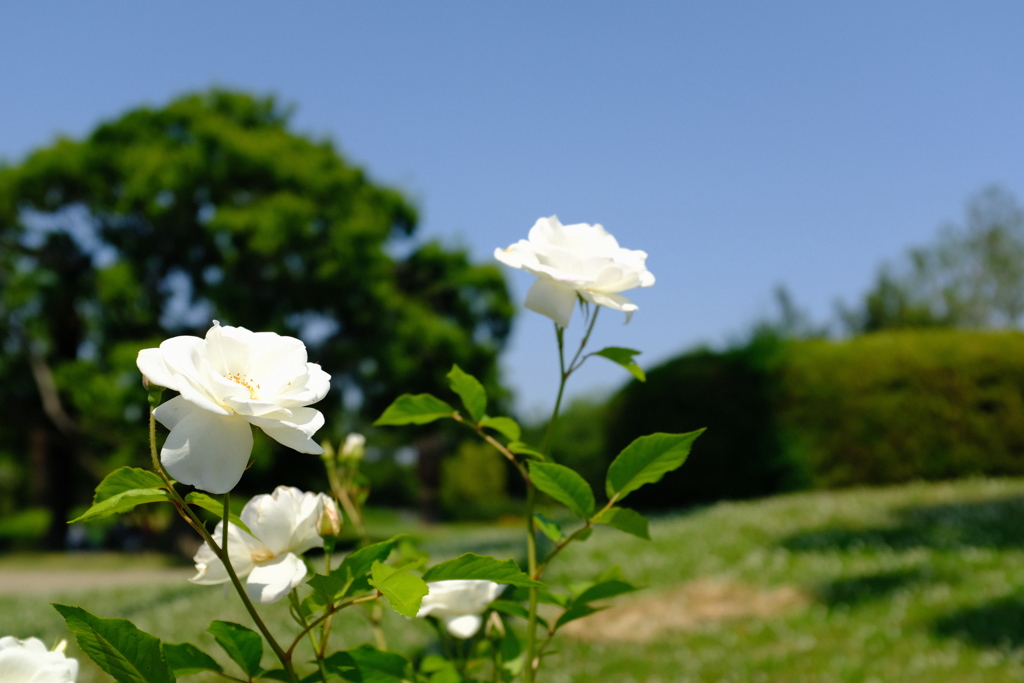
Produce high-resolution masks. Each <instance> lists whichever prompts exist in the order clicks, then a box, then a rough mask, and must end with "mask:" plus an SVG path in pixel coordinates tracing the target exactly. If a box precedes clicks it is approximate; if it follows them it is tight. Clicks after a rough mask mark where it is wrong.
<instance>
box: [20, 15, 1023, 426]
mask: <svg viewBox="0 0 1024 683" xmlns="http://www.w3.org/2000/svg"><path fill="white" fill-rule="evenodd" d="M0 27H2V34H3V38H2V40H0V65H2V66H0V158H5V159H7V160H8V161H17V160H18V159H19V158H21V157H22V156H23V155H24V154H25V153H26V152H28V151H29V150H31V149H32V148H34V147H37V146H40V145H44V144H47V143H49V142H50V141H52V140H53V138H54V136H56V135H57V134H59V133H64V134H68V135H73V136H78V135H82V134H84V133H86V132H88V131H89V130H90V129H91V128H92V127H93V126H94V125H95V124H96V123H97V122H99V121H101V120H103V119H105V118H111V117H114V116H116V115H118V114H119V113H121V112H123V111H124V110H126V109H128V108H130V107H133V106H136V105H139V104H151V105H159V104H162V103H164V102H166V101H167V100H168V99H170V98H171V97H173V96H174V95H177V94H180V93H182V92H185V91H188V90H194V89H201V88H205V87H208V86H210V85H224V86H230V87H236V88H244V89H247V90H251V91H254V92H258V93H275V94H277V95H279V96H280V97H281V98H282V99H283V100H285V101H288V102H292V103H294V104H295V105H297V113H296V117H295V124H296V127H297V128H298V129H299V130H300V131H303V132H307V133H311V134H313V135H317V136H330V137H332V138H333V139H334V140H336V141H337V143H338V145H339V147H340V149H341V150H342V151H343V153H344V154H345V155H346V156H347V157H348V158H349V159H350V160H352V161H354V162H356V163H358V164H360V165H362V166H364V167H365V168H366V169H367V170H368V171H369V173H370V174H371V176H372V177H374V178H375V179H377V180H379V181H382V182H385V183H388V184H392V185H395V186H397V187H399V188H401V189H403V190H405V191H406V192H407V193H408V194H409V195H410V196H411V197H412V198H413V199H414V200H415V201H416V203H417V204H418V206H419V207H420V209H421V210H422V217H423V221H422V225H421V230H422V234H423V235H424V236H438V237H442V238H444V239H446V240H450V241H453V242H458V243H462V244H465V245H467V246H468V247H469V248H470V249H471V250H472V252H473V254H474V255H475V256H476V257H477V258H478V259H481V260H483V259H489V258H491V252H492V251H493V249H494V248H495V247H497V246H502V247H504V246H507V245H508V244H510V243H512V242H514V241H516V240H518V239H520V238H522V237H525V236H526V232H527V230H528V229H529V227H530V226H531V225H532V224H533V222H534V221H535V220H536V219H537V218H538V217H540V216H546V215H551V214H557V215H558V216H559V217H560V218H561V219H562V221H563V222H587V223H602V224H603V225H604V226H605V227H606V228H608V229H609V230H610V231H611V232H612V233H613V234H615V235H616V237H618V239H619V241H620V243H621V244H622V245H623V246H625V247H628V248H632V249H643V250H646V251H647V252H648V253H649V254H650V258H649V259H648V267H649V268H650V270H651V271H652V272H653V273H654V274H655V275H656V276H657V278H658V282H657V284H656V285H655V286H654V287H653V288H651V289H649V290H641V291H637V292H635V296H634V297H633V299H634V301H636V303H637V304H638V305H639V306H640V312H639V313H637V315H636V316H634V319H633V322H632V323H630V324H629V325H628V326H625V327H624V326H623V325H622V316H621V314H618V313H616V312H613V311H606V312H605V313H603V314H602V317H603V324H602V325H599V328H600V329H599V330H598V332H597V333H596V337H597V343H598V345H610V344H615V345H620V346H632V347H634V348H639V349H642V350H643V351H644V354H643V356H641V361H642V363H643V364H645V365H648V366H650V365H652V364H654V363H656V362H658V361H660V360H664V359H666V358H668V357H670V356H672V355H674V354H676V353H677V352H679V351H681V350H683V349H685V348H687V347H690V346H692V345H694V344H697V343H701V342H706V343H712V344H721V343H723V342H724V340H727V339H729V338H730V337H735V336H738V335H740V334H742V333H743V331H744V330H746V329H747V328H748V327H749V326H750V325H751V324H752V323H753V322H754V321H755V320H756V319H757V318H759V317H763V316H766V315H768V314H769V313H770V312H771V310H772V297H771V291H772V289H773V287H774V286H775V285H777V284H779V283H784V284H786V285H787V286H788V287H789V288H790V290H791V291H792V293H793V294H794V295H795V298H796V300H797V302H798V303H799V304H800V305H801V306H803V307H805V308H807V309H808V310H809V311H810V312H811V313H812V314H813V315H814V316H815V317H817V318H818V319H825V318H826V317H828V316H830V315H831V310H832V306H833V304H834V302H835V301H836V300H837V299H840V298H841V299H844V300H847V301H852V300H854V299H856V298H857V297H859V296H860V295H861V294H862V293H863V292H864V291H865V290H866V289H867V287H868V286H869V284H870V282H871V279H872V277H873V274H874V272H875V270H876V268H877V266H878V265H879V263H880V262H881V261H883V260H885V259H891V258H897V257H898V256H899V255H900V254H901V252H902V251H903V250H904V249H905V248H906V247H907V246H909V245H911V244H919V243H923V242H927V241H929V240H930V239H932V238H933V236H934V235H935V233H936V230H937V228H938V226H939V225H940V224H942V223H944V222H946V221H949V220H958V219H959V218H960V217H961V215H962V211H963V205H964V202H965V200H966V199H967V198H968V196H969V195H971V194H973V193H974V192H976V191H978V190H979V189H981V188H982V187H984V186H985V185H987V184H990V183H994V182H998V183H1001V184H1003V185H1004V186H1005V187H1007V188H1009V189H1010V190H1011V191H1013V192H1015V193H1016V194H1017V195H1018V197H1022V196H1024V128H1022V126H1024V33H1022V27H1024V3H1021V2H899V3H893V2H867V1H864V2H856V3H837V2H832V3H822V2H811V1H809V2H773V3H762V2H753V1H751V2H728V1H723V2H702V3H696V2H681V1H677V2H660V3H655V2H646V3H645V2H638V3H625V2H620V3H611V2H582V1H574V2H570V1H563V2H557V3H554V2H524V1H519V2H515V3H504V4H500V3H495V2H444V3H425V2H399V1H389V2H377V3H369V2H364V3H355V2H313V1H311V2H304V3H267V2H239V1H229V0H223V1H220V2H214V3H211V2H196V1H182V2H173V3H172V2H156V1H154V2H146V3H140V2H129V1H127V0H110V1H107V2H102V3H72V2H48V1H46V0H40V1H36V2H22V3H5V5H4V6H3V8H2V9H0ZM510 282H511V284H512V286H513V289H514V292H515V295H516V298H517V300H519V301H521V300H522V298H523V296H524V295H525V292H526V289H527V287H528V286H529V284H530V282H531V278H530V276H526V275H525V274H520V273H510ZM579 327H580V325H579V320H575V321H574V324H573V325H572V326H571V327H570V332H578V331H579ZM505 363H506V367H507V376H508V379H509V382H510V384H511V385H512V386H513V387H514V388H515V389H516V390H517V393H518V396H519V400H520V406H521V407H522V408H523V409H525V410H528V411H531V412H532V411H539V410H540V409H541V407H545V406H548V405H549V404H550V402H551V400H552V394H553V390H554V387H555V379H554V369H555V367H556V364H555V356H554V341H553V334H552V331H551V324H550V321H548V320H547V319H546V318H541V317H540V316H537V315H535V314H532V313H530V312H529V311H523V312H522V313H521V315H520V316H519V317H518V319H517V323H516V329H515V332H514V336H513V338H512V341H511V345H510V349H509V352H508V353H507V355H506V358H505ZM591 364H592V366H593V367H591V368H590V369H589V370H585V371H584V372H582V373H580V375H579V376H578V377H576V378H574V380H573V381H574V384H573V385H572V386H571V393H576V394H579V393H583V392H593V391H596V390H598V389H599V388H601V387H604V388H613V387H615V386H617V385H618V384H619V383H620V380H621V381H624V380H625V379H626V378H627V377H628V376H626V375H625V373H624V372H622V371H620V370H619V369H618V368H615V367H614V366H611V365H610V364H605V361H603V360H602V359H593V360H592V361H591ZM600 364H604V365H600Z"/></svg>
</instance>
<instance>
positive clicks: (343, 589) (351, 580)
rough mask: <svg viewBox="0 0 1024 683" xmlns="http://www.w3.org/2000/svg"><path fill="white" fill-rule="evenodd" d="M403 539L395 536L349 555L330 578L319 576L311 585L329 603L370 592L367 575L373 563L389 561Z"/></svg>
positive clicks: (315, 577) (310, 582)
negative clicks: (389, 557)
mask: <svg viewBox="0 0 1024 683" xmlns="http://www.w3.org/2000/svg"><path fill="white" fill-rule="evenodd" d="M401 538H402V537H401V536H395V537H394V538H391V539H388V540H387V541H381V542H380V543H374V544H373V545H368V546H366V547H365V548H360V549H359V550H356V551H355V552H352V553H349V554H348V555H346V556H345V559H344V560H342V561H341V564H340V565H338V568H337V569H335V570H334V571H332V572H331V574H330V576H323V575H319V574H318V575H317V576H314V577H313V578H312V579H310V580H309V585H310V586H311V587H312V588H313V590H315V591H317V592H318V593H321V594H322V595H323V596H324V598H325V599H326V601H328V602H330V601H334V600H337V599H339V598H343V597H346V596H349V595H354V594H356V593H362V592H365V591H368V590H370V583H369V581H367V575H368V574H369V573H370V569H371V568H372V567H373V563H374V562H384V561H385V560H387V559H388V556H389V555H390V554H391V551H392V550H394V548H395V546H396V545H398V542H399V541H400V540H401Z"/></svg>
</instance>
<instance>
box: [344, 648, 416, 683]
mask: <svg viewBox="0 0 1024 683" xmlns="http://www.w3.org/2000/svg"><path fill="white" fill-rule="evenodd" d="M324 667H325V668H326V669H327V671H328V672H329V673H333V674H335V675H338V676H341V677H342V678H343V679H345V680H346V681H356V682H358V683H400V682H401V681H406V680H413V679H414V677H413V675H412V667H411V666H410V665H409V660H407V659H406V658H405V657H403V656H402V655H400V654H398V653H396V652H387V651H384V650H378V649H377V648H375V647H373V646H371V645H360V646H359V647H357V648H355V649H353V650H344V651H341V652H335V653H334V654H332V655H331V656H330V657H327V658H326V659H324Z"/></svg>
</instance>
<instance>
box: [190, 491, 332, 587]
mask: <svg viewBox="0 0 1024 683" xmlns="http://www.w3.org/2000/svg"><path fill="white" fill-rule="evenodd" d="M327 500H328V498H327V497H326V496H324V494H322V493H303V492H302V491H300V490H298V489H297V488H294V487H292V486H278V487H277V488H276V489H274V492H273V493H272V494H270V495H267V494H265V493H264V494H260V495H258V496H253V498H252V499H251V500H250V501H249V502H248V503H246V504H245V507H243V508H242V514H241V515H239V517H241V518H242V521H243V522H245V525H246V526H247V527H249V531H251V532H252V534H247V533H246V532H245V531H243V530H242V529H240V528H239V527H237V526H235V525H234V524H231V523H229V524H228V556H229V557H230V558H231V566H232V567H234V569H235V573H236V574H237V575H238V577H239V578H246V577H247V578H246V591H247V592H248V593H249V596H250V597H251V598H252V599H253V600H256V601H257V602H264V603H266V602H277V601H278V600H280V599H281V598H283V597H284V596H285V595H287V594H288V592H289V591H290V590H291V589H292V588H295V587H296V586H298V585H299V584H301V583H302V581H303V580H304V579H305V578H306V565H305V563H303V561H302V558H300V557H299V555H301V554H302V553H304V552H306V551H307V550H309V549H310V548H320V547H323V544H324V539H323V538H321V537H320V534H319V533H318V526H319V522H320V516H321V514H323V511H324V503H325V501H327ZM332 502H333V501H332ZM223 529H224V522H220V523H218V524H217V528H216V529H214V532H213V538H214V539H215V540H216V541H217V542H218V543H220V541H221V538H222V537H223V536H222V534H223ZM192 559H193V560H194V561H195V563H196V572H197V574H196V575H195V576H194V577H192V578H191V579H189V581H191V582H192V583H198V584H201V585H204V586H209V585H215V584H218V583H225V582H227V581H230V580H231V578H230V577H229V576H228V572H227V570H226V569H225V568H224V563H222V562H221V561H220V560H219V559H217V556H216V555H215V554H214V552H213V550H212V549H211V548H210V546H209V545H208V544H206V543H203V545H202V546H200V548H199V552H197V553H196V554H195V557H193V558H192Z"/></svg>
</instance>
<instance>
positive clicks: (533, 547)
mask: <svg viewBox="0 0 1024 683" xmlns="http://www.w3.org/2000/svg"><path fill="white" fill-rule="evenodd" d="M562 383H563V384H564V383H565V380H563V381H562ZM536 502H537V488H536V487H535V486H534V485H533V482H532V481H530V480H529V479H527V480H526V557H527V560H526V561H527V569H528V570H529V573H530V578H531V579H533V576H534V574H536V573H537V528H536V522H535V520H534V519H533V509H534V506H535V505H536ZM534 580H536V579H534ZM529 609H530V613H529V617H528V619H527V622H526V662H525V665H524V667H523V681H524V683H533V680H534V673H535V672H536V667H535V666H534V659H536V655H535V654H534V653H535V652H536V647H537V588H536V586H531V587H530V607H529Z"/></svg>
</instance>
